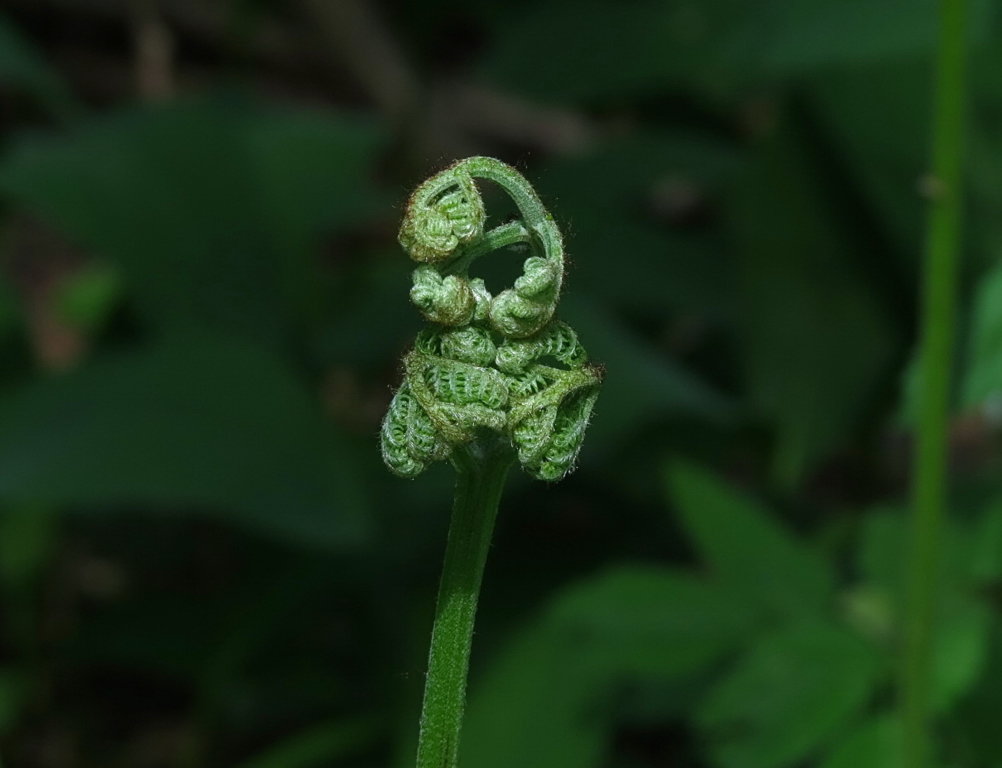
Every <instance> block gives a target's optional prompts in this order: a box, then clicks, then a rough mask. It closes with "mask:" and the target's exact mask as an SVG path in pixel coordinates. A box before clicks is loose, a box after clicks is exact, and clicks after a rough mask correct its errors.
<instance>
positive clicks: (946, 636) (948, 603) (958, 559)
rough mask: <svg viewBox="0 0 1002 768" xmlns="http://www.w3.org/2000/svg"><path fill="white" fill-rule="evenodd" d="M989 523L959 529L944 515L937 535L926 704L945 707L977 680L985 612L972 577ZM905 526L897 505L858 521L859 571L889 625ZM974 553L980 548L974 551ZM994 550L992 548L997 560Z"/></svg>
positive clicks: (895, 610)
mask: <svg viewBox="0 0 1002 768" xmlns="http://www.w3.org/2000/svg"><path fill="white" fill-rule="evenodd" d="M986 532H988V533H990V532H991V526H990V525H982V526H976V527H973V528H971V529H970V530H965V528H964V526H962V525H961V524H959V523H958V522H956V521H948V523H947V525H946V526H945V528H944V531H943V536H942V539H941V547H942V551H943V555H942V557H941V562H940V566H939V571H940V572H939V579H938V581H939V586H940V595H939V599H938V600H939V601H938V607H937V614H936V620H937V623H936V633H935V644H934V649H933V682H932V686H933V689H932V694H931V700H932V706H933V707H934V708H935V709H936V710H937V711H940V712H942V711H946V710H949V709H950V708H951V707H952V706H953V705H954V704H955V703H956V702H957V701H958V700H959V699H960V698H961V697H962V696H963V695H964V694H965V693H966V692H967V691H968V690H970V688H971V687H972V686H973V685H974V684H975V683H976V682H977V680H978V678H979V677H980V675H981V673H982V670H983V669H984V668H985V665H986V663H987V653H988V637H989V631H990V625H991V621H990V614H989V610H988V606H986V605H985V604H984V603H983V601H982V600H981V598H980V597H979V595H978V594H977V591H976V590H977V589H978V588H979V587H980V584H979V583H978V581H979V579H978V577H979V576H980V575H981V574H982V573H983V571H981V569H983V568H984V567H985V566H986V564H990V561H987V562H986V560H985V559H984V550H983V544H984V543H985V541H984V540H983V536H984V534H985V533H986ZM908 536H909V533H908V528H907V525H906V520H905V517H904V514H903V513H902V512H901V511H897V512H895V511H892V510H881V509H878V510H875V511H872V512H870V513H869V514H868V515H867V516H866V518H865V520H864V523H863V530H862V539H861V542H860V549H859V553H858V563H859V571H860V572H861V574H862V575H863V576H864V578H866V579H867V580H868V582H869V584H870V585H871V587H870V588H871V589H872V590H879V591H876V595H878V596H881V602H882V604H884V605H886V606H889V607H890V611H891V613H892V619H893V622H894V624H895V625H897V626H899V627H900V625H901V623H902V622H903V620H904V619H903V617H902V616H901V613H900V611H901V606H902V605H904V600H905V595H904V574H905V570H904V568H905V556H906V547H907V543H908ZM979 553H980V554H979ZM1000 556H1002V555H1000V554H999V553H993V556H992V557H991V559H992V560H997V559H998V558H999V557H1000Z"/></svg>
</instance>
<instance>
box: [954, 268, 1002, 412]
mask: <svg viewBox="0 0 1002 768" xmlns="http://www.w3.org/2000/svg"><path fill="white" fill-rule="evenodd" d="M971 315H972V316H971V331H970V341H969V342H968V350H967V363H966V366H965V370H964V372H963V378H962V381H961V404H962V405H964V406H966V407H969V408H970V407H976V406H980V405H988V406H989V407H991V408H993V409H995V408H999V407H1002V264H999V265H997V266H995V268H994V269H992V270H991V271H990V272H988V274H986V275H985V276H984V277H982V278H981V280H980V281H979V283H978V286H977V290H976V292H975V295H974V305H973V307H972V310H971Z"/></svg>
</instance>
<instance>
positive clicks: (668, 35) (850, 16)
mask: <svg viewBox="0 0 1002 768" xmlns="http://www.w3.org/2000/svg"><path fill="white" fill-rule="evenodd" d="M993 10H994V9H993V7H992V5H991V3H989V2H987V1H985V0H983V1H982V2H979V3H977V5H976V8H975V22H974V23H972V29H974V30H976V31H978V32H981V31H983V29H984V27H985V26H986V24H987V21H988V20H989V19H991V18H992V12H993ZM936 22H937V16H936V3H935V2H934V0H883V2H879V3H874V2H870V1H869V0H824V1H823V2H814V3H791V2H787V1H786V0H752V1H749V0H678V1H677V2H672V3H663V2H657V0H637V1H636V2H631V3H617V4H609V3H602V2H597V0H590V1H589V2H585V3H577V2H575V3H572V2H568V1H567V0H564V1H563V2H560V1H558V2H552V1H551V2H545V3H538V4H535V5H533V6H530V7H528V8H527V9H526V10H525V11H523V12H519V13H512V14H511V15H510V16H509V17H508V19H507V23H506V24H504V25H503V26H502V27H501V29H500V30H499V32H498V33H497V35H496V38H495V45H494V47H493V48H492V49H491V50H490V52H489V54H488V56H487V57H486V59H485V60H484V61H483V63H482V67H481V72H482V74H483V75H484V76H486V77H487V78H488V79H490V80H491V81H493V82H495V83H498V84H500V85H502V86H504V87H506V88H509V89H516V90H521V91H524V92H527V93H529V94H531V95H533V96H537V97H541V98H547V99H560V100H564V101H597V100H600V99H603V98H606V99H608V98H613V99H621V98H623V96H633V95H636V94H638V93H646V92H663V90H664V89H665V88H672V87H674V88H679V87H689V88H693V89H694V90H697V91H702V92H708V91H709V92H713V91H721V92H727V91H731V90H733V89H734V88H736V87H739V86H742V85H747V84H749V83H756V82H761V81H769V80H776V79H783V78H789V77H796V76H801V75H804V74H808V73H811V72H814V71H817V70H819V69H823V68H830V67H838V66H844V65H846V64H855V63H858V62H862V61H874V60H880V59H884V58H887V57H892V56H899V55H903V54H909V53H914V52H917V51H926V50H929V49H931V48H932V45H933V43H934V42H935V39H936Z"/></svg>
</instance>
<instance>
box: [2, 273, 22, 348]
mask: <svg viewBox="0 0 1002 768" xmlns="http://www.w3.org/2000/svg"><path fill="white" fill-rule="evenodd" d="M20 322H21V310H20V307H18V303H17V299H16V298H15V297H14V292H13V290H11V286H10V284H9V283H8V281H7V280H6V278H5V277H4V275H3V273H2V272H0V341H2V340H4V338H5V336H6V335H7V334H8V333H10V332H12V331H13V330H14V329H15V328H16V327H17V326H18V325H19V324H20Z"/></svg>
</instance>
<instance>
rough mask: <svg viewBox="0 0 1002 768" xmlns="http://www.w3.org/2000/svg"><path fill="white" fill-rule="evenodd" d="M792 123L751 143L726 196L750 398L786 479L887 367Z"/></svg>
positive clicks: (868, 290)
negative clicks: (770, 424)
mask: <svg viewBox="0 0 1002 768" xmlns="http://www.w3.org/2000/svg"><path fill="white" fill-rule="evenodd" d="M812 165H813V160H812V157H811V155H810V153H809V152H808V151H807V147H806V145H805V142H804V141H803V138H802V137H801V136H799V135H798V134H797V133H796V132H794V131H792V130H789V129H788V130H783V131H780V132H778V133H777V134H776V135H774V136H773V137H771V138H770V139H769V140H768V142H767V143H766V144H765V145H763V146H761V147H760V148H759V150H758V153H757V157H756V159H755V161H754V162H752V163H750V164H749V165H748V166H747V167H746V169H745V173H744V174H743V175H742V179H741V181H740V182H739V183H738V184H737V185H736V187H735V190H734V197H733V199H732V201H731V206H732V211H731V214H732V216H733V234H734V249H735V253H736V257H737V270H736V271H737V281H738V291H739V295H740V296H741V302H740V306H741V314H740V317H739V321H738V333H739V336H740V339H741V354H742V358H743V364H744V370H745V375H746V377H747V386H748V388H749V390H750V395H751V398H752V400H753V403H754V406H756V407H757V408H758V410H759V411H760V412H761V413H762V414H763V415H764V416H767V417H768V418H770V419H771V420H773V421H774V423H775V425H776V432H777V435H776V441H777V442H776V449H775V455H774V458H773V477H774V480H775V482H777V484H779V485H780V486H781V487H784V488H792V487H795V486H796V484H797V483H798V482H799V481H800V480H801V478H802V476H803V474H804V472H805V471H806V470H807V469H809V468H810V467H811V466H812V464H813V462H815V461H817V460H818V459H819V458H820V457H821V456H823V455H824V454H825V453H826V452H827V451H829V450H831V449H832V448H834V447H835V446H836V445H837V444H838V443H839V441H840V440H842V439H844V438H845V436H846V435H847V434H848V433H849V431H850V429H851V428H852V427H853V426H854V425H855V421H856V419H858V418H859V416H860V413H861V410H862V408H863V406H864V405H865V404H866V402H867V398H868V397H871V396H873V394H874V391H875V389H876V388H877V386H878V385H879V383H880V382H882V381H883V378H884V376H886V374H887V372H888V369H889V367H890V364H891V362H892V356H893V350H894V342H895V340H896V339H895V333H894V330H893V327H892V326H891V324H890V323H889V321H888V317H887V312H886V310H885V309H884V308H883V307H882V306H881V304H880V302H879V300H878V297H877V296H875V295H874V291H873V288H872V286H871V285H869V284H868V283H867V282H866V281H864V280H863V279H862V276H861V275H860V274H859V270H858V268H856V266H855V264H854V257H855V255H856V254H857V253H858V251H859V249H860V248H862V247H863V243H864V241H863V240H861V239H859V238H858V237H857V236H855V235H858V233H856V232H854V230H853V228H852V224H851V222H850V221H847V220H843V217H842V216H840V215H839V212H838V210H837V209H836V208H835V206H834V204H833V201H832V200H831V199H830V197H829V196H828V195H827V193H826V192H825V191H824V190H823V189H822V187H821V185H820V184H819V182H818V178H819V175H818V174H817V173H815V172H814V171H813V170H812Z"/></svg>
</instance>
